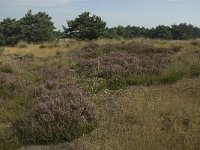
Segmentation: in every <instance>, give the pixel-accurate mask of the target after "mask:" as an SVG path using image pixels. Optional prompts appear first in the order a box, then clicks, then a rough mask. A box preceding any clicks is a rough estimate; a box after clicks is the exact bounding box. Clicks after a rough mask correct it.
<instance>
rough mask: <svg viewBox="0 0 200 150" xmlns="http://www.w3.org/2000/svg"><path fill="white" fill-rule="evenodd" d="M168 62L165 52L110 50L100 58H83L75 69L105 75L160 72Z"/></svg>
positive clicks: (87, 73) (88, 73) (91, 74)
mask: <svg viewBox="0 0 200 150" xmlns="http://www.w3.org/2000/svg"><path fill="white" fill-rule="evenodd" d="M168 63H169V57H168V56H167V55H165V54H152V55H151V54H149V55H144V54H140V55H138V54H129V53H127V52H111V53H109V54H106V55H104V56H102V57H101V58H91V59H83V60H81V61H80V62H79V63H78V64H77V71H78V73H80V74H85V75H87V76H90V77H91V76H95V75H97V76H98V77H107V76H112V75H115V74H120V75H126V74H147V73H148V74H160V73H161V72H162V71H163V70H164V69H165V67H166V65H167V64H168Z"/></svg>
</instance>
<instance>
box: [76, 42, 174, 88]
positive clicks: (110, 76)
mask: <svg viewBox="0 0 200 150" xmlns="http://www.w3.org/2000/svg"><path fill="white" fill-rule="evenodd" d="M171 53H174V52H172V51H170V50H169V51H168V50H166V49H162V48H161V49H158V48H155V47H153V45H147V44H143V43H138V42H131V43H120V44H113V45H110V44H105V45H101V46H99V45H97V44H92V43H90V44H88V45H86V46H85V47H84V48H83V49H81V50H79V54H78V57H76V58H75V59H76V65H75V67H73V68H75V70H76V72H77V73H78V74H79V75H81V76H85V77H86V78H88V77H89V78H102V79H105V80H106V82H107V83H106V84H107V88H109V89H119V88H120V87H124V86H126V85H127V84H128V85H135V84H147V83H148V84H149V83H153V82H154V81H156V80H159V76H161V74H162V73H163V71H164V70H165V68H166V66H167V65H168V64H169V63H170V54H171ZM116 82H118V83H116ZM156 82H157V81H156ZM158 82H159V81H158Z"/></svg>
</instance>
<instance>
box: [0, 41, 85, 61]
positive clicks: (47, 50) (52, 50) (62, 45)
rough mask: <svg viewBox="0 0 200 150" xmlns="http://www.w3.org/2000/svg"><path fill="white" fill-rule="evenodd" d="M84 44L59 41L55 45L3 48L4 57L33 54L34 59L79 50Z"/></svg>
mask: <svg viewBox="0 0 200 150" xmlns="http://www.w3.org/2000/svg"><path fill="white" fill-rule="evenodd" d="M84 44H85V42H78V41H75V40H66V41H60V42H58V43H57V44H52V43H44V44H41V45H36V44H29V45H27V46H26V47H23V48H21V47H19V46H15V47H5V51H4V53H3V54H4V55H13V54H16V55H27V54H33V55H34V56H35V57H40V58H48V57H51V56H56V55H57V54H58V53H62V52H67V51H69V50H73V49H78V48H81V47H82V46H83V45H84Z"/></svg>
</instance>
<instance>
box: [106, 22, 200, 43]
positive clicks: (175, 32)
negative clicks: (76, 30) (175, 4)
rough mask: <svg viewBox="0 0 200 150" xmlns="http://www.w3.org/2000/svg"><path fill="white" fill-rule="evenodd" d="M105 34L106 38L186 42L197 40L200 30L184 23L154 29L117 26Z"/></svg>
mask: <svg viewBox="0 0 200 150" xmlns="http://www.w3.org/2000/svg"><path fill="white" fill-rule="evenodd" d="M105 33H106V34H105V37H107V38H134V37H147V38H155V39H167V40H170V39H174V40H186V39H194V38H199V37H200V28H198V27H194V26H193V25H191V24H186V23H181V24H179V25H172V26H171V27H169V26H164V25H159V26H157V27H156V28H151V29H148V28H144V27H136V26H126V27H123V26H118V27H114V28H108V29H107V30H106V32H105Z"/></svg>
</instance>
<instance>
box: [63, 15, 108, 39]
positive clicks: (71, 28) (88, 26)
mask: <svg viewBox="0 0 200 150" xmlns="http://www.w3.org/2000/svg"><path fill="white" fill-rule="evenodd" d="M105 27H106V22H104V21H103V20H102V19H101V17H99V16H96V15H92V16H90V12H83V13H82V14H80V15H79V16H78V17H77V18H76V19H74V20H70V21H67V27H64V26H63V29H64V32H65V36H66V37H70V38H77V39H89V40H92V39H97V38H99V37H100V36H102V35H103V33H104V31H105Z"/></svg>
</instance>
